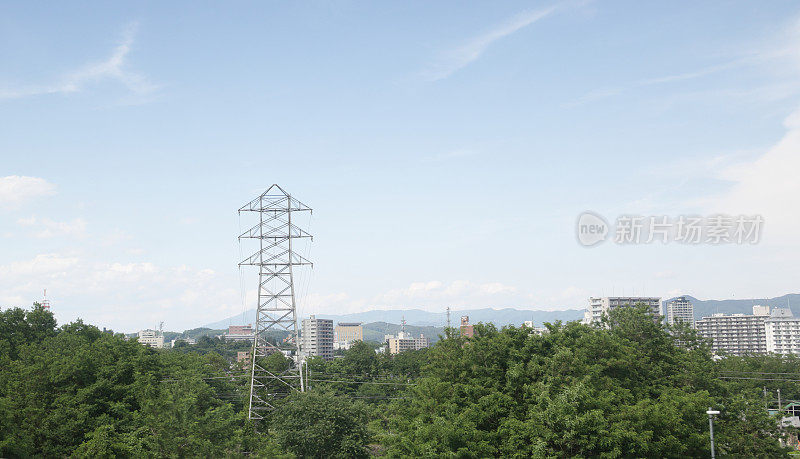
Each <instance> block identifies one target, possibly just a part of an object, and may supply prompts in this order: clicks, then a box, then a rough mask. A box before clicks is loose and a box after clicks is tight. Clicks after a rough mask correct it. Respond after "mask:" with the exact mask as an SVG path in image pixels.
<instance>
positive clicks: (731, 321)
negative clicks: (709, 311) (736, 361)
mask: <svg viewBox="0 0 800 459" xmlns="http://www.w3.org/2000/svg"><path fill="white" fill-rule="evenodd" d="M768 317H769V306H753V314H752V315H749V314H729V315H726V314H721V313H718V314H714V315H712V316H711V317H703V318H702V319H700V320H698V321H697V324H696V326H697V331H698V332H699V333H700V335H702V336H703V337H704V338H708V339H710V340H711V349H712V350H713V351H714V353H715V354H720V353H723V352H724V353H727V354H729V355H752V354H764V353H766V352H767V336H766V328H765V321H766V320H767V318H768Z"/></svg>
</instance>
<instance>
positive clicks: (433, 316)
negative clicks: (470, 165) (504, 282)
mask: <svg viewBox="0 0 800 459" xmlns="http://www.w3.org/2000/svg"><path fill="white" fill-rule="evenodd" d="M316 316H317V317H318V318H320V319H333V321H334V322H336V323H339V322H362V323H365V324H366V323H373V322H385V323H389V324H399V323H401V321H402V320H403V319H405V321H406V324H407V325H414V326H420V327H422V326H428V327H440V328H441V327H444V326H445V325H447V313H446V312H428V311H423V310H421V309H401V310H390V311H365V312H357V313H353V314H338V315H337V314H316ZM461 316H469V321H470V323H478V322H485V323H488V322H491V323H493V324H495V325H496V326H498V327H502V326H503V325H522V323H523V322H525V321H526V320H532V321H533V323H534V325H535V326H541V325H542V324H543V323H544V322H555V321H557V320H561V321H563V322H567V321H570V320H579V319H581V318H582V317H583V309H567V310H564V311H534V310H524V309H523V310H521V309H512V308H505V309H491V308H483V309H469V310H463V311H450V324H451V326H453V327H456V326H458V325H460V324H461ZM255 320H256V310H255V309H251V310H249V311H246V312H245V313H244V314H237V315H235V316H232V317H229V318H227V319H225V320H221V321H219V322H214V323H210V324H207V325H204V326H203V327H205V328H212V329H219V328H228V325H241V324H248V323H255ZM423 333H424V332H423Z"/></svg>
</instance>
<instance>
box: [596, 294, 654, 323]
mask: <svg viewBox="0 0 800 459" xmlns="http://www.w3.org/2000/svg"><path fill="white" fill-rule="evenodd" d="M639 303H644V304H646V305H647V306H649V307H650V310H651V311H652V313H653V315H654V316H657V317H660V316H661V298H659V297H649V296H647V297H644V296H625V297H623V296H604V297H599V298H589V307H587V308H586V312H585V313H584V314H583V323H585V324H591V323H596V322H600V321H601V320H602V318H603V315H604V314H608V312H609V311H611V310H612V309H615V308H619V307H630V306H635V305H637V304H639Z"/></svg>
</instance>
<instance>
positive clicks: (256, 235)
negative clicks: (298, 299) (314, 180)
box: [239, 185, 311, 419]
mask: <svg viewBox="0 0 800 459" xmlns="http://www.w3.org/2000/svg"><path fill="white" fill-rule="evenodd" d="M239 212H240V213H241V212H256V213H257V214H258V223H256V225H255V226H253V227H252V228H250V229H249V230H247V231H245V232H244V233H242V234H241V235H239V239H240V240H241V239H256V240H258V251H256V252H255V253H254V254H252V255H251V256H249V257H247V258H245V259H244V260H242V262H241V263H239V266H257V267H258V295H257V296H258V304H257V308H256V329H255V330H254V337H253V352H252V354H251V355H252V367H251V372H250V406H249V411H248V413H249V414H248V417H249V419H263V413H264V412H265V411H268V410H272V409H273V408H274V406H273V405H272V404H271V403H270V402H271V401H274V400H275V399H279V398H283V397H286V396H288V395H289V394H290V393H292V392H293V391H298V390H299V391H303V390H304V389H305V380H304V379H305V378H304V372H303V368H302V367H303V365H302V363H303V356H302V355H301V353H300V347H299V346H300V340H299V336H298V326H297V307H296V304H295V291H294V280H293V277H294V271H293V269H294V267H295V266H302V265H311V262H310V261H308V260H307V259H305V258H304V257H302V256H300V255H299V254H298V253H297V252H296V251H295V250H294V249H293V246H292V241H293V240H295V239H299V238H309V239H311V235H310V234H308V233H307V232H306V231H304V230H302V229H301V228H300V227H298V226H297V225H295V224H294V223H292V213H294V212H311V208H310V207H308V206H306V205H305V204H303V203H302V202H300V201H298V200H297V199H295V198H293V197H292V196H290V195H289V194H288V193H286V191H284V190H283V188H281V187H280V186H278V185H272V186H271V187H269V188H268V189H267V191H265V192H264V193H262V194H261V195H260V196H258V197H257V198H255V199H253V200H252V201H250V202H249V203H247V204H245V205H244V206H242V207H241V208H240V209H239ZM271 330H272V331H286V332H289V335H290V336H289V339H288V340H286V342H280V341H278V342H277V344H272V343H270V342H269V341H268V340H267V332H268V331H271ZM275 352H281V353H283V354H284V355H286V356H288V357H289V358H290V359H291V360H292V364H291V366H290V368H289V369H287V370H286V371H283V372H272V371H270V370H268V369H266V368H265V366H264V360H265V359H266V358H267V356H269V355H271V354H273V353H275Z"/></svg>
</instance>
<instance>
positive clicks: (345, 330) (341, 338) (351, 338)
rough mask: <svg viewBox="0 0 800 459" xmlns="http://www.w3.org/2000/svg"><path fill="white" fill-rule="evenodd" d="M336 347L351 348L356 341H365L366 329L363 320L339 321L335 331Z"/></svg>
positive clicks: (334, 344)
mask: <svg viewBox="0 0 800 459" xmlns="http://www.w3.org/2000/svg"><path fill="white" fill-rule="evenodd" d="M333 337H334V343H333V346H334V348H335V349H350V346H351V345H352V344H353V343H355V342H356V341H364V329H363V328H362V326H361V322H357V323H351V322H339V323H338V324H336V329H334V331H333Z"/></svg>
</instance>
